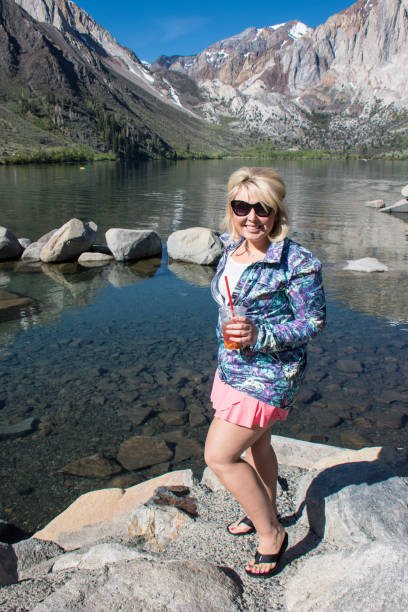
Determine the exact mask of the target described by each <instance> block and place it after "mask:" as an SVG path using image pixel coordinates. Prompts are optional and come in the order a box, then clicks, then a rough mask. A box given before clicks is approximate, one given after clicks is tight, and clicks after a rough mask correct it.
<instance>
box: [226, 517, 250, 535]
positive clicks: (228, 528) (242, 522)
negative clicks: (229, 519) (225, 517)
mask: <svg viewBox="0 0 408 612" xmlns="http://www.w3.org/2000/svg"><path fill="white" fill-rule="evenodd" d="M233 524H234V523H230V524H229V525H228V526H227V531H228V533H229V534H230V535H232V536H245V535H249V534H250V533H254V532H255V531H256V529H255V526H254V524H253V522H252V521H251V519H250V518H249V516H244V518H243V519H241V520H240V521H239V523H237V527H239V525H247V527H249V528H250V529H248V531H241V533H234V532H233V531H231V530H230V527H231V525H233Z"/></svg>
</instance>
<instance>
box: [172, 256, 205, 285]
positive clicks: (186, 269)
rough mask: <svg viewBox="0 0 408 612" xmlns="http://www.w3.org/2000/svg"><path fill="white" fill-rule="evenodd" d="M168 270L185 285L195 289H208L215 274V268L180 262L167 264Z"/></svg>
mask: <svg viewBox="0 0 408 612" xmlns="http://www.w3.org/2000/svg"><path fill="white" fill-rule="evenodd" d="M169 270H170V272H172V273H173V274H175V275H176V276H177V277H178V278H181V279H182V280H184V281H186V283H190V284H191V285H196V286H197V287H209V286H210V285H211V281H212V278H213V276H214V272H215V268H213V267H211V266H200V265H198V264H193V263H191V264H188V263H183V262H180V261H171V262H169Z"/></svg>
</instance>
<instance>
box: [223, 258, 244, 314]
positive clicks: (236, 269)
mask: <svg viewBox="0 0 408 612" xmlns="http://www.w3.org/2000/svg"><path fill="white" fill-rule="evenodd" d="M249 265H250V264H249V263H239V262H237V261H234V260H233V259H232V258H231V255H229V257H228V259H227V263H226V265H225V268H224V272H223V273H222V276H221V278H220V280H219V281H218V288H219V290H220V293H221V295H222V297H223V298H224V302H225V304H228V303H229V299H228V293H227V287H226V285H225V278H224V277H225V276H226V277H227V278H228V285H229V288H230V292H231V295H232V294H233V292H234V289H235V287H236V284H237V282H238V281H239V279H240V278H241V275H242V273H243V271H244V270H245V268H247V267H248V266H249Z"/></svg>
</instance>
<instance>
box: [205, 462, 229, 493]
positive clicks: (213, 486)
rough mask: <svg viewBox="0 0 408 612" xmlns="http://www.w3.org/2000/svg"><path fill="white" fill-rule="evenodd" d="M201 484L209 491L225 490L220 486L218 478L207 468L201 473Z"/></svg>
mask: <svg viewBox="0 0 408 612" xmlns="http://www.w3.org/2000/svg"><path fill="white" fill-rule="evenodd" d="M201 484H203V485H205V486H206V487H207V488H208V489H210V491H224V489H225V487H224V485H223V484H221V482H220V480H219V479H218V477H217V476H216V475H215V474H214V472H213V471H212V469H211V468H209V467H206V468H205V470H204V472H203V475H202V478H201Z"/></svg>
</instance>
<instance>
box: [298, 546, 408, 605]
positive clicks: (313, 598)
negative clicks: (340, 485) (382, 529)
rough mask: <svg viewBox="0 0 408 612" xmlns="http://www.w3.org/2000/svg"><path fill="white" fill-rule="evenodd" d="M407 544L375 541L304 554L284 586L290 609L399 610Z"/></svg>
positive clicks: (406, 589)
mask: <svg viewBox="0 0 408 612" xmlns="http://www.w3.org/2000/svg"><path fill="white" fill-rule="evenodd" d="M407 559H408V546H407V545H406V543H404V542H400V541H394V542H387V543H386V542H375V543H372V544H369V545H366V546H364V547H361V548H357V549H356V550H353V551H340V552H337V553H334V554H326V555H318V556H316V557H312V558H310V559H308V560H307V561H306V562H305V564H304V565H303V566H302V567H301V568H300V570H299V571H298V572H297V573H296V574H295V576H294V577H293V578H292V579H291V580H290V581H289V583H288V585H287V587H286V605H287V608H288V611H289V612H315V611H317V610H318V611H319V612H323V611H329V610H330V612H346V611H351V610H353V612H368V611H370V612H391V611H392V612H403V611H405V610H407V609H408V565H407Z"/></svg>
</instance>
